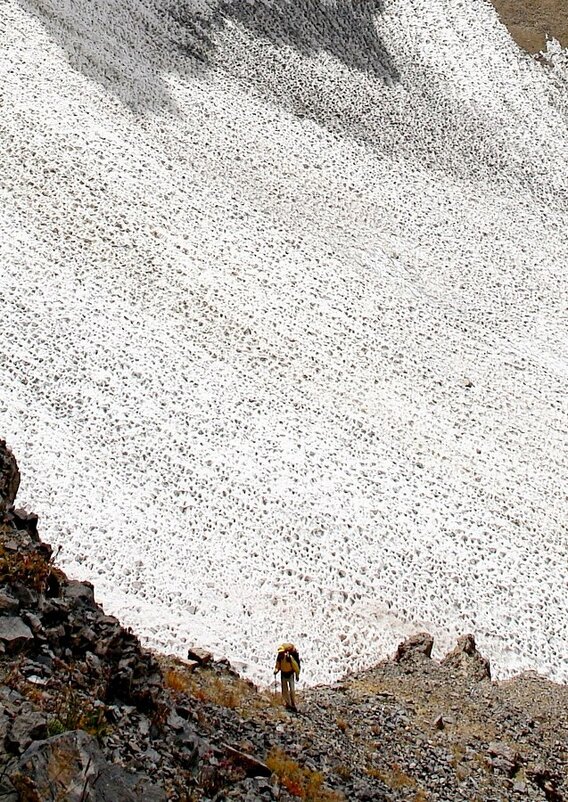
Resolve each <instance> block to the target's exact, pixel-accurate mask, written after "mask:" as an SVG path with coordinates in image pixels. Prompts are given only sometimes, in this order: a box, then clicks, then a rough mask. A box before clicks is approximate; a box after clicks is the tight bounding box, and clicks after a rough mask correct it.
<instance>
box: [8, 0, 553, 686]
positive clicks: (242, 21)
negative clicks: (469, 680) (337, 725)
mask: <svg viewBox="0 0 568 802" xmlns="http://www.w3.org/2000/svg"><path fill="white" fill-rule="evenodd" d="M282 8H284V10H285V11H286V12H289V13H282ZM275 9H276V11H275ZM0 14H1V17H0V37H1V44H2V47H0V73H1V75H2V76H3V81H2V128H1V132H0V136H1V137H2V142H1V147H0V160H1V163H0V194H1V202H0V271H1V273H2V280H1V282H0V293H1V294H2V310H3V313H2V317H1V319H0V326H1V331H0V364H1V366H2V371H3V372H2V382H1V384H2V392H1V398H0V431H2V432H3V433H4V436H5V437H6V438H7V439H8V441H9V442H10V443H11V444H12V445H13V447H14V448H15V449H16V450H17V453H18V454H19V460H20V463H21V467H22V474H23V479H22V486H21V490H20V494H21V498H22V499H23V501H24V502H25V503H29V505H30V506H32V507H33V509H34V510H36V512H37V513H38V514H39V515H40V516H41V520H42V521H43V527H44V533H45V537H46V539H47V540H48V541H49V542H50V543H52V545H53V547H54V548H58V547H59V546H61V552H60V555H59V560H60V561H61V564H62V566H63V567H64V568H65V570H66V571H68V573H69V574H70V575H72V576H74V577H77V578H78V579H81V580H91V581H93V582H96V585H97V592H98V593H99V594H100V597H101V599H103V600H104V604H105V608H106V609H107V610H109V611H110V612H112V613H113V614H115V615H117V616H119V617H120V619H121V621H122V622H123V623H124V624H125V625H127V626H130V627H132V628H133V630H134V631H135V632H136V633H138V634H139V636H140V637H141V638H143V639H144V642H145V643H146V644H150V645H152V646H153V647H155V648H159V649H161V650H162V651H167V652H169V651H173V652H176V653H177V654H180V655H183V654H185V653H186V649H187V647H188V645H189V644H190V642H191V641H194V640H197V641H199V642H200V643H201V644H202V645H203V646H204V647H205V648H208V649H210V650H212V651H213V652H214V653H215V654H218V655H226V656H227V657H228V658H229V659H230V660H231V661H232V662H233V663H234V664H235V665H237V664H238V665H239V667H240V668H242V670H243V671H244V672H246V674H247V676H249V677H250V678H253V679H255V680H256V681H258V682H259V683H264V684H266V683H268V682H269V681H270V678H271V675H270V668H269V666H270V663H271V658H272V651H273V649H274V645H275V644H277V643H279V642H281V640H282V639H284V638H291V639H293V640H294V641H297V643H298V645H299V646H300V647H301V650H302V653H303V654H304V656H305V658H306V671H305V677H306V681H308V682H310V683H312V684H315V683H318V682H323V681H326V680H329V679H333V678H337V677H339V676H342V675H343V674H344V673H345V671H346V670H347V668H348V667H356V668H363V667H364V666H368V665H372V664H373V663H375V662H376V661H377V659H378V658H379V656H380V655H383V654H388V653H390V652H392V651H393V650H394V649H395V648H396V645H397V643H398V642H399V641H400V640H401V639H402V638H404V637H406V636H407V635H408V634H412V633H413V632H415V631H416V630H418V629H420V630H422V629H426V630H428V631H432V632H433V634H434V635H435V637H436V647H435V648H436V649H437V650H439V654H442V653H443V651H445V650H447V649H449V648H450V646H451V645H452V644H453V643H454V642H455V638H456V637H457V636H458V635H459V634H460V633H462V632H464V631H467V632H473V633H474V634H475V636H476V641H477V643H478V644H479V647H480V649H481V650H482V651H483V653H484V654H487V655H488V656H489V657H490V658H491V661H492V666H493V671H494V673H495V676H506V675H509V674H511V673H514V672H516V671H518V670H520V669H523V668H529V667H538V668H539V670H541V671H542V672H546V673H547V674H548V675H549V676H550V677H554V678H556V679H560V678H567V677H568V663H567V657H566V637H565V631H566V621H568V599H567V598H566V594H565V593H563V592H562V588H563V587H564V585H565V565H566V548H567V545H566V488H565V477H566V475H567V472H568V464H567V460H568V449H567V448H566V432H567V430H568V417H567V410H566V405H565V400H566V398H565V396H566V393H565V388H566V379H567V376H568V359H567V356H566V320H565V314H566V308H567V305H568V302H567V297H566V281H565V276H564V266H565V264H566V263H568V240H567V238H566V236H565V232H566V230H568V197H567V189H566V188H567V187H568V140H567V135H566V125H565V121H566V117H565V111H566V109H565V105H564V104H565V94H564V95H563V94H562V93H561V92H560V91H559V90H558V89H557V83H555V82H554V80H553V78H552V77H551V76H552V71H551V70H544V69H542V68H541V67H540V65H539V64H537V63H535V61H534V59H531V58H530V57H529V56H528V55H527V54H526V53H522V52H521V51H520V50H519V48H518V47H517V46H516V45H515V44H514V43H513V42H512V41H511V39H510V37H509V35H508V33H507V31H506V30H505V28H504V27H503V25H501V23H500V22H499V20H498V18H497V15H496V13H495V11H494V9H493V8H492V7H491V6H490V5H489V3H486V2H474V0H463V1H461V0H460V1H459V2H458V0H437V2H435V3H434V2H432V1H431V0H414V2H412V3H408V2H406V0H389V2H388V3H387V2H384V3H382V2H377V1H375V0H372V1H371V2H364V3H359V2H345V3H339V2H337V3H335V2H327V1H326V2H324V0H309V2H308V0H306V1H305V2H304V1H300V0H289V2H286V3H284V4H275V3H269V2H261V0H256V1H255V2H252V3H241V2H233V3H229V2H222V3H216V2H215V3H214V2H205V1H203V2H193V1H192V2H183V3H181V2H180V3H175V4H172V3H171V2H170V1H169V0H168V1H167V2H166V0H144V2H142V0H117V1H116V2H114V1H113V2H107V1H106V0H97V2H92V3H86V2H85V3H80V2H73V3H69V2H67V0H50V2H49V3H45V2H40V0H8V2H5V3H2V4H1V11H0Z"/></svg>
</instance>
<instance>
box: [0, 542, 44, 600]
mask: <svg viewBox="0 0 568 802" xmlns="http://www.w3.org/2000/svg"><path fill="white" fill-rule="evenodd" d="M51 571H52V566H51V565H50V564H49V563H48V562H47V560H46V559H45V557H43V556H42V555H41V554H38V552H36V551H32V552H27V553H21V552H12V551H8V550H6V549H5V548H4V546H0V583H5V582H6V583H8V582H22V583H23V584H24V585H26V586H27V587H30V588H33V589H34V590H37V591H38V592H40V593H41V592H43V591H44V590H45V586H46V585H47V580H48V578H49V575H50V574H51Z"/></svg>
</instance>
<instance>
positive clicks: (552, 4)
mask: <svg viewBox="0 0 568 802" xmlns="http://www.w3.org/2000/svg"><path fill="white" fill-rule="evenodd" d="M491 2H492V3H493V5H494V6H495V8H496V9H497V13H498V14H499V16H500V18H501V20H502V21H503V23H504V24H505V25H506V26H507V28H508V29H509V32H510V34H511V36H512V37H513V39H514V40H515V42H516V43H517V44H518V45H519V46H520V47H522V48H524V49H525V50H527V51H528V52H529V53H538V52H540V51H541V50H542V49H543V48H544V47H545V43H546V39H547V37H548V38H554V39H558V41H559V42H560V44H561V45H562V47H568V1H567V0H491Z"/></svg>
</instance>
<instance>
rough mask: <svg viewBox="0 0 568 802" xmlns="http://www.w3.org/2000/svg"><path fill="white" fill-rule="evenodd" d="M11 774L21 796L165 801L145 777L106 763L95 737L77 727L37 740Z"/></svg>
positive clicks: (29, 801)
mask: <svg viewBox="0 0 568 802" xmlns="http://www.w3.org/2000/svg"><path fill="white" fill-rule="evenodd" d="M10 779H11V781H12V783H13V785H14V787H15V788H16V790H17V791H18V792H19V793H20V795H21V797H22V799H25V800H26V802H55V800H58V801H59V802H63V800H65V802H84V801H85V800H87V799H88V800H89V802H136V800H139V799H142V798H144V799H146V800H149V799H152V800H154V802H166V799H167V797H166V794H165V793H164V792H163V790H162V789H160V788H158V787H156V786H152V785H151V784H150V782H149V781H148V778H147V777H143V776H136V775H131V774H130V775H129V774H128V773H127V772H126V771H124V769H122V768H119V767H118V766H111V765H110V764H109V763H108V762H107V761H106V760H105V757H104V755H103V753H102V752H101V750H100V748H99V745H98V743H97V741H96V739H95V738H93V737H92V736H91V735H88V734H87V733H86V732H83V731H82V730H74V731H72V732H66V733H63V734H62V735H56V736H54V737H53V738H48V739H47V740H43V741H36V742H35V743H33V744H32V745H31V746H30V747H29V749H27V750H26V751H25V752H24V754H23V755H22V757H21V758H20V760H19V762H18V764H17V765H16V767H15V769H14V770H13V771H12V773H11V775H10Z"/></svg>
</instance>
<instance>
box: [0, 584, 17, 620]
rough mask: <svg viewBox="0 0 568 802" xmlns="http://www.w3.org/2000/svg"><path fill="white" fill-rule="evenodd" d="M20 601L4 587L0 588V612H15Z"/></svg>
mask: <svg viewBox="0 0 568 802" xmlns="http://www.w3.org/2000/svg"><path fill="white" fill-rule="evenodd" d="M19 607H20V602H19V601H18V600H17V599H15V598H14V597H13V596H12V595H11V594H10V593H9V592H8V591H7V590H5V589H4V588H1V589H0V614H6V613H17V612H18V609H19Z"/></svg>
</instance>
